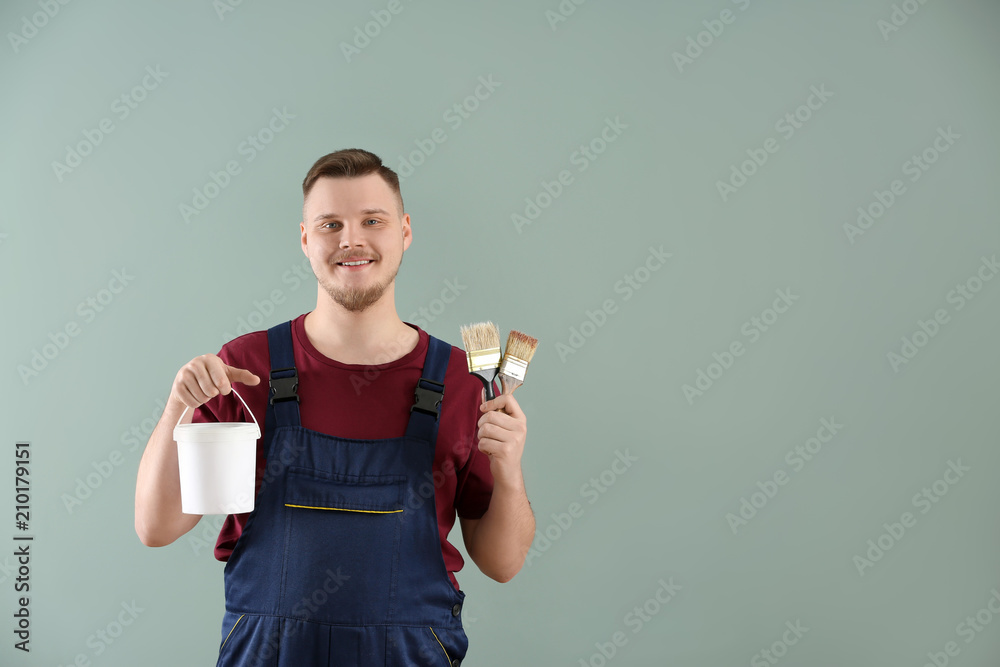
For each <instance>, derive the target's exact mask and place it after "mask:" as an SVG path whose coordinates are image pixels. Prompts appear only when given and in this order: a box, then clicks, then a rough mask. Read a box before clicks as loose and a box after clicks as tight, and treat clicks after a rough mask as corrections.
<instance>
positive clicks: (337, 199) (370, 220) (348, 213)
mask: <svg viewBox="0 0 1000 667" xmlns="http://www.w3.org/2000/svg"><path fill="white" fill-rule="evenodd" d="M303 215H304V218H303V221H302V223H301V224H300V225H299V227H300V230H301V232H302V251H303V252H304V253H305V254H306V257H308V258H309V264H310V265H311V266H312V270H313V273H315V274H316V280H317V281H319V285H320V287H322V288H323V289H324V290H326V293H327V294H329V295H330V298H332V299H333V300H334V301H336V302H337V303H339V304H340V305H341V306H343V307H344V308H345V309H346V310H348V311H351V312H361V311H363V310H365V309H366V308H368V307H369V306H371V305H372V304H374V303H376V302H378V300H379V299H381V298H382V295H383V294H384V293H385V292H386V291H387V290H391V289H392V287H393V281H394V280H395V278H396V273H397V272H398V271H399V265H400V264H401V263H402V261H403V251H404V250H406V249H407V248H408V247H410V242H411V241H412V239H413V237H412V235H411V232H410V216H409V215H404V216H403V217H402V219H400V217H399V208H398V203H397V200H396V196H395V193H393V191H392V189H390V188H389V185H388V184H387V183H386V182H385V181H384V180H383V179H382V177H381V176H379V175H378V174H368V175H366V176H359V177H356V178H329V177H324V178H320V179H318V180H317V181H316V182H315V183H314V184H313V187H312V190H310V191H309V196H308V197H306V200H305V206H304V209H303ZM356 259H361V260H370V261H369V263H368V264H364V265H360V266H354V267H351V266H344V265H343V264H342V263H343V262H349V261H351V260H356Z"/></svg>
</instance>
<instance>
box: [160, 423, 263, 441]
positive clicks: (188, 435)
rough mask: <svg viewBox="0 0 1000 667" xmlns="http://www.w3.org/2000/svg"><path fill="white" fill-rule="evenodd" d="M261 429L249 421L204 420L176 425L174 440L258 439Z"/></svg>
mask: <svg viewBox="0 0 1000 667" xmlns="http://www.w3.org/2000/svg"><path fill="white" fill-rule="evenodd" d="M259 437H260V429H259V428H258V427H257V424H250V423H248V422H204V423H199V424H178V425H177V426H175V427H174V440H177V441H178V442H179V441H181V440H184V441H186V442H236V441H239V440H251V441H253V440H257V439H258V438H259Z"/></svg>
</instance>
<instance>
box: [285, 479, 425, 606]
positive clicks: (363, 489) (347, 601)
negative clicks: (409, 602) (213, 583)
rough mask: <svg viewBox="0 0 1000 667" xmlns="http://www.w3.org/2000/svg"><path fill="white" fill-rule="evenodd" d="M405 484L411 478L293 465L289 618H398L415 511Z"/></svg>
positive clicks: (288, 510)
mask: <svg viewBox="0 0 1000 667" xmlns="http://www.w3.org/2000/svg"><path fill="white" fill-rule="evenodd" d="M405 488H406V477H405V476H403V475H361V476H353V475H352V476H348V475H338V474H335V473H329V472H325V471H321V470H310V469H307V468H299V467H290V468H289V469H288V472H287V475H286V486H285V494H284V499H283V503H284V506H285V514H286V536H285V537H286V539H285V557H284V566H283V568H282V569H283V572H282V592H283V594H282V604H283V606H284V607H285V612H286V613H287V614H288V615H290V616H292V617H296V618H302V619H305V620H313V621H325V622H329V623H349V624H367V623H385V622H388V621H389V620H390V619H391V617H392V612H393V599H394V592H395V586H396V571H397V565H398V563H399V551H400V535H401V532H402V530H401V529H402V525H403V521H404V520H407V519H408V518H409V513H410V512H409V510H407V508H405V507H404V505H403V493H404V490H405ZM318 591H323V594H322V595H320V594H318V593H317V592H318ZM317 598H318V599H317ZM320 601H321V603H320Z"/></svg>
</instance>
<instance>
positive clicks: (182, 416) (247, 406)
mask: <svg viewBox="0 0 1000 667" xmlns="http://www.w3.org/2000/svg"><path fill="white" fill-rule="evenodd" d="M232 392H233V393H234V394H236V398H238V399H240V403H242V404H243V407H245V408H246V409H247V412H248V413H250V416H251V417H253V424H254V426H256V427H257V437H258V438H259V437H260V424H259V423H258V422H257V418H256V417H254V414H253V410H251V409H250V406H249V405H247V402H246V401H244V400H243V397H242V396H240V395H239V393H238V392H237V391H236V389H235V388H232ZM187 411H188V406H186V405H185V406H184V411H183V412H181V416H180V419H178V420H177V424H176V425H175V426H174V428H177V427H178V426H180V425H181V419H184V415H185V414H187Z"/></svg>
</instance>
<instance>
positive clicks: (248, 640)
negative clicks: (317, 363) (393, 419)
mask: <svg viewBox="0 0 1000 667" xmlns="http://www.w3.org/2000/svg"><path fill="white" fill-rule="evenodd" d="M267 339H268V347H269V350H270V354H271V382H270V384H271V391H270V397H271V398H270V400H269V402H268V406H267V416H266V420H265V422H264V450H265V452H266V453H267V468H266V470H265V472H264V479H263V481H262V483H261V486H260V491H259V492H258V494H257V499H256V503H255V506H254V509H253V511H252V512H251V513H250V516H249V518H248V519H247V523H246V525H245V526H244V528H243V532H242V534H241V535H240V538H239V540H237V542H236V546H235V547H234V549H233V553H232V555H231V556H230V558H229V562H228V563H227V564H226V567H225V591H226V612H225V615H224V617H223V621H222V643H221V644H220V646H219V660H218V662H217V667H236V666H237V665H239V666H240V667H313V666H316V665H323V666H326V665H329V666H331V667H333V666H340V665H344V666H348V665H350V666H355V665H357V666H365V667H370V666H371V665H394V666H395V665H427V666H428V667H431V666H445V665H450V666H452V667H457V666H458V665H459V664H460V662H461V660H462V658H464V657H465V654H466V651H467V649H468V643H469V642H468V638H467V637H466V634H465V631H464V629H463V627H462V620H461V611H462V602H463V601H464V599H465V593H464V592H462V591H457V590H455V587H454V586H453V585H452V583H451V580H450V579H449V577H448V573H447V571H446V570H445V565H444V558H443V557H442V555H441V542H440V538H439V534H438V522H437V515H436V509H435V503H434V497H433V494H432V493H431V494H428V490H427V485H426V482H424V485H423V487H422V492H421V491H418V486H419V485H420V483H421V482H422V481H424V480H426V479H428V478H429V477H430V473H431V472H432V464H433V461H434V448H435V442H436V440H437V427H438V421H437V420H438V416H439V414H440V401H441V397H442V395H443V393H444V384H443V383H444V376H445V370H446V369H447V367H448V357H449V355H450V353H451V346H450V345H448V344H447V343H445V342H443V341H441V340H439V339H437V338H435V337H433V336H430V340H429V347H428V350H427V358H426V360H425V363H424V368H423V371H422V372H421V378H420V380H419V381H418V382H417V389H416V390H415V395H416V403H415V404H414V406H413V407H412V408H410V421H409V425H408V426H407V429H406V435H404V436H403V437H398V438H387V439H383V440H354V439H347V438H337V437H333V436H329V435H326V434H324V433H320V432H318V431H311V430H309V429H306V428H303V427H302V426H301V424H300V422H299V403H298V401H299V397H298V396H297V395H296V393H295V390H296V387H297V375H296V371H295V359H294V356H293V353H292V330H291V322H284V323H282V324H279V325H277V326H275V327H273V328H272V329H269V330H268V332H267ZM336 389H337V388H331V390H332V395H333V396H335V392H336ZM305 400H322V399H320V398H319V397H313V398H309V397H307V398H306V399H305ZM331 400H335V398H331ZM425 473H427V474H426V475H425ZM421 493H422V495H423V497H421ZM428 496H429V497H428Z"/></svg>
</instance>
